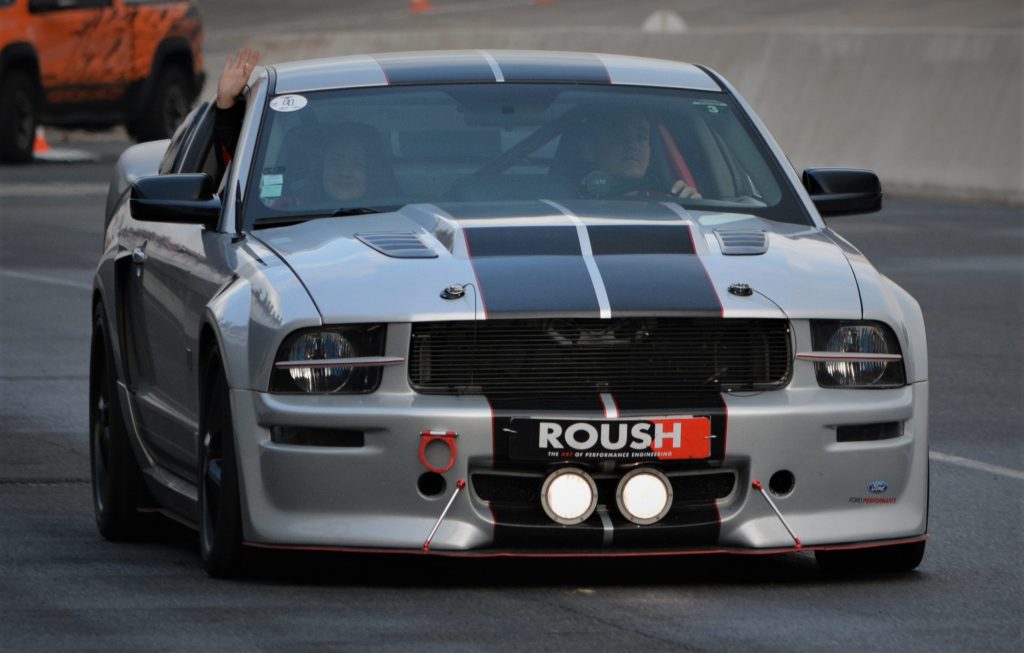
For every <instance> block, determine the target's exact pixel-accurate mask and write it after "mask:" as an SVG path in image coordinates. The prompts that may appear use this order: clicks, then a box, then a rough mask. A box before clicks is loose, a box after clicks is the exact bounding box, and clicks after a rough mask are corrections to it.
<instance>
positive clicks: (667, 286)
mask: <svg viewBox="0 0 1024 653" xmlns="http://www.w3.org/2000/svg"><path fill="white" fill-rule="evenodd" d="M254 235H255V237H257V238H259V239H260V240H261V241H262V242H264V243H265V244H266V245H267V246H268V247H270V248H271V249H273V250H274V251H275V252H276V253H277V254H278V256H280V257H281V258H282V259H283V260H284V261H285V262H286V263H287V264H288V265H289V266H290V267H291V269H292V270H293V271H294V272H295V274H296V275H297V276H298V277H299V279H300V280H301V281H302V283H303V284H304V285H305V287H306V288H307V289H308V291H309V293H310V296H311V297H312V299H313V301H314V302H315V304H316V306H317V308H318V309H319V311H320V313H321V315H322V317H323V320H324V321H325V322H326V323H345V322H371V321H381V322H410V321H426V320H460V319H474V317H476V318H529V317H553V316H561V317H628V316H638V315H648V316H726V317H773V318H777V317H789V318H803V317H825V316H827V317H830V318H833V319H859V318H860V315H861V304H860V297H859V294H858V288H857V282H856V279H855V278H854V275H853V272H852V271H851V267H850V264H849V262H848V261H847V260H846V257H845V256H844V254H843V252H842V251H841V249H840V248H839V247H838V246H837V245H836V244H835V243H834V242H833V241H832V240H830V239H829V238H828V237H827V236H826V234H825V233H824V232H823V230H822V229H820V228H818V227H813V226H807V225H791V224H784V223H777V222H770V221H766V220H761V219H759V218H756V217H753V216H750V215H746V214H742V213H726V212H715V211H687V210H684V209H682V208H680V207H679V206H678V205H675V204H673V203H661V202H651V203H639V202H587V201H579V202H563V203H561V204H557V203H554V202H539V201H538V202H505V203H500V204H497V203H490V204H483V203H481V204H473V203H459V204H440V205H428V204H416V205H407V206H405V207H403V208H401V209H400V210H398V211H395V212H390V213H380V214H372V215H360V216H351V217H339V218H324V219H316V220H310V221H307V222H303V223H299V224H295V225H291V226H287V227H275V228H269V229H261V230H258V231H256V232H254ZM744 286H745V287H746V288H744ZM449 288H451V290H450V291H449V292H447V293H446V292H445V290H446V289H449Z"/></svg>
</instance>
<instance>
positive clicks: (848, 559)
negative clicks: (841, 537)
mask: <svg viewBox="0 0 1024 653" xmlns="http://www.w3.org/2000/svg"><path fill="white" fill-rule="evenodd" d="M924 548H925V542H924V541H923V540H922V541H920V542H910V543H909V544H893V545H889V546H878V547H871V548H866V549H852V550H849V551H815V552H814V559H815V560H816V561H817V563H818V567H819V568H820V569H821V570H822V571H824V572H826V573H829V574H833V575H840V576H853V575H857V576H860V575H865V574H879V573H889V574H891V573H902V572H908V571H913V570H914V569H916V568H917V566H918V565H920V564H921V560H922V559H923V558H924Z"/></svg>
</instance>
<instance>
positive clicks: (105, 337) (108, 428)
mask: <svg viewBox="0 0 1024 653" xmlns="http://www.w3.org/2000/svg"><path fill="white" fill-rule="evenodd" d="M89 461H90V465H91V467H92V499H93V509H94V511H95V513H96V527H97V528H98V529H99V531H100V535H102V536H103V537H104V538H106V539H108V540H114V541H119V540H128V539H131V538H133V537H135V536H136V535H138V534H139V532H140V530H141V528H140V527H141V524H142V521H143V515H142V514H141V513H139V512H138V510H137V508H138V507H139V506H140V505H141V503H142V501H143V499H144V497H145V489H144V486H143V480H142V471H141V470H140V468H139V464H138V461H137V460H136V459H135V453H134V452H133V451H132V445H131V442H130V441H129V440H128V431H127V429H126V428H125V423H124V418H123V416H122V413H121V404H120V399H119V397H118V394H117V383H116V367H115V366H114V357H113V352H112V351H111V349H110V339H109V332H108V331H107V328H106V321H105V319H104V316H103V307H102V306H101V305H99V304H97V305H96V308H95V310H94V311H93V325H92V347H91V350H90V359H89Z"/></svg>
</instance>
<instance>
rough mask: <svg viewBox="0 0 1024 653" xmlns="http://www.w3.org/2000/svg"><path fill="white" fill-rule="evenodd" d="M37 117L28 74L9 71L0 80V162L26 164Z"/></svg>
mask: <svg viewBox="0 0 1024 653" xmlns="http://www.w3.org/2000/svg"><path fill="white" fill-rule="evenodd" d="M38 120H39V103H38V101H37V96H36V86H35V84H34V83H33V81H32V77H31V76H30V75H29V74H28V73H26V72H25V71H22V70H13V71H11V72H9V73H8V74H7V75H6V77H4V79H3V81H2V83H0V161H4V162H6V163H28V162H29V161H31V160H32V143H33V142H34V140H35V135H36V124H37V121H38Z"/></svg>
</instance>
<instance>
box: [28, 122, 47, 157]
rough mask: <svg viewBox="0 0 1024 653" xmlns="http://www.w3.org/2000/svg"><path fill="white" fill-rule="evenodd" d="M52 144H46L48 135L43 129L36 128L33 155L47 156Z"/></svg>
mask: <svg viewBox="0 0 1024 653" xmlns="http://www.w3.org/2000/svg"><path fill="white" fill-rule="evenodd" d="M49 151H50V144H49V143H47V142H46V134H45V133H44V132H43V128H42V127H36V140H35V141H34V142H33V143H32V154H47V153H49Z"/></svg>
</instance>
